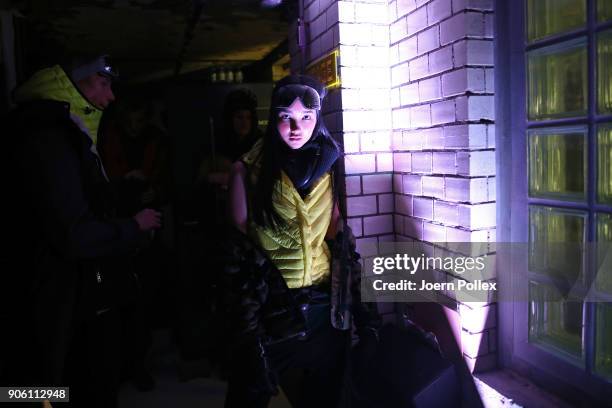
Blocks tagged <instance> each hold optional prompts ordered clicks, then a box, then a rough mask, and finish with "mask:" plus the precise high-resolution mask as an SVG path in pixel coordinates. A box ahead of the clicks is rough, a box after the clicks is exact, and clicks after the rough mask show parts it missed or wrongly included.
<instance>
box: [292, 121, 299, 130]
mask: <svg viewBox="0 0 612 408" xmlns="http://www.w3.org/2000/svg"><path fill="white" fill-rule="evenodd" d="M290 124H291V130H297V129H299V125H298V123H297V120H295V119H291V121H290Z"/></svg>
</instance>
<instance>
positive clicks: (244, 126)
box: [232, 109, 253, 137]
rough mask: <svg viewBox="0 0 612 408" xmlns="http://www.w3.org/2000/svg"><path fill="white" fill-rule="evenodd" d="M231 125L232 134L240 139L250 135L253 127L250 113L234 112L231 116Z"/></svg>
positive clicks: (245, 111) (243, 110) (241, 110)
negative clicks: (232, 127)
mask: <svg viewBox="0 0 612 408" xmlns="http://www.w3.org/2000/svg"><path fill="white" fill-rule="evenodd" d="M232 124H233V126H234V133H236V134H237V135H238V136H240V137H245V136H247V135H248V134H249V133H251V127H252V126H253V117H252V115H251V111H249V110H247V109H240V110H237V111H235V112H234V114H233V115H232Z"/></svg>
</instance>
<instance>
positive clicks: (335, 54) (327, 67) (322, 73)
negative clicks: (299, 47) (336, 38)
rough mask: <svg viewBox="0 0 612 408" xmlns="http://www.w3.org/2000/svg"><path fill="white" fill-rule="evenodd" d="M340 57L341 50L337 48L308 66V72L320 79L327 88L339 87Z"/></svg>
mask: <svg viewBox="0 0 612 408" xmlns="http://www.w3.org/2000/svg"><path fill="white" fill-rule="evenodd" d="M339 58H340V50H339V49H335V50H333V51H332V52H330V53H329V54H327V55H325V56H323V57H321V58H319V59H318V60H316V61H315V62H313V63H312V64H310V65H309V66H308V67H306V73H307V74H308V75H311V76H313V77H315V78H317V79H319V81H321V82H322V83H323V85H325V88H327V89H333V88H338V87H340V84H341V79H340V71H339V69H338V66H339V64H338V60H339Z"/></svg>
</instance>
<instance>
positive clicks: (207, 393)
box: [119, 330, 291, 408]
mask: <svg viewBox="0 0 612 408" xmlns="http://www.w3.org/2000/svg"><path fill="white" fill-rule="evenodd" d="M149 360H150V361H151V362H154V363H153V364H151V366H150V368H151V373H152V374H153V376H154V377H155V380H156V382H157V387H156V388H155V389H154V390H152V391H147V392H140V391H138V390H136V388H134V387H133V386H132V385H131V384H129V383H126V384H124V385H123V386H122V388H121V390H120V394H119V407H120V408H140V407H143V408H144V407H146V408H162V407H163V408H166V407H172V408H222V407H223V401H224V398H225V389H226V383H225V382H223V381H221V380H219V379H216V378H214V375H212V376H211V377H208V378H203V377H202V376H201V375H199V376H198V375H197V373H198V372H200V373H202V374H203V373H205V372H207V371H209V370H208V367H207V365H206V363H200V364H198V363H191V364H185V363H183V362H181V361H180V358H179V355H178V352H177V350H176V348H175V347H174V346H173V344H172V342H171V340H170V334H169V332H168V331H165V330H158V331H156V332H155V335H154V342H153V347H152V349H151V353H150V356H149ZM185 376H189V377H195V378H192V379H190V380H188V381H180V380H179V378H180V377H185ZM270 408H291V405H289V402H288V401H287V399H286V398H285V397H284V395H282V393H281V395H279V396H278V397H275V398H274V399H273V400H272V402H271V403H270Z"/></svg>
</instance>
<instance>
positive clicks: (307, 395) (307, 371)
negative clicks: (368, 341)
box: [225, 288, 349, 408]
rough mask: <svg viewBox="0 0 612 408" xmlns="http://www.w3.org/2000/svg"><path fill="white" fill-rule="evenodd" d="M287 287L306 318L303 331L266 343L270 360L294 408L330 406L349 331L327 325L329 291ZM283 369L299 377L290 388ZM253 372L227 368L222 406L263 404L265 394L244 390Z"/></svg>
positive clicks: (337, 398)
mask: <svg viewBox="0 0 612 408" xmlns="http://www.w3.org/2000/svg"><path fill="white" fill-rule="evenodd" d="M292 292H294V296H295V297H296V299H298V301H300V299H302V301H303V303H302V302H300V303H301V304H302V305H303V308H302V310H304V313H305V317H306V332H307V336H306V337H305V338H304V339H290V340H286V341H283V342H280V343H276V344H273V345H270V346H268V347H267V348H266V351H267V354H268V357H269V359H270V363H271V365H272V368H273V369H274V370H275V371H276V373H277V374H278V377H279V379H280V384H281V387H283V389H284V390H285V391H286V393H287V396H288V398H289V400H290V401H291V403H292V405H293V406H294V407H296V408H299V407H321V408H332V407H336V406H337V405H338V403H339V401H340V396H341V393H342V385H343V383H344V380H343V377H344V366H345V360H346V351H347V347H348V346H349V332H348V331H341V330H338V329H335V328H334V327H332V325H331V321H330V303H329V294H328V293H329V292H327V291H319V290H318V289H317V288H315V289H311V288H306V289H300V290H292ZM289 374H293V376H292V377H293V378H294V379H295V378H298V379H299V381H298V383H297V384H291V387H289V386H288V385H289V384H287V376H288V375H289ZM253 377H254V375H253V373H250V372H248V370H245V369H241V367H239V366H238V369H234V370H232V372H231V374H230V378H229V385H228V391H227V395H226V399H225V408H238V407H240V408H242V407H253V408H265V407H267V406H268V403H269V402H270V399H271V395H269V394H267V393H261V392H259V393H256V392H254V391H249V389H250V387H249V384H251V382H250V381H252V379H253Z"/></svg>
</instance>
